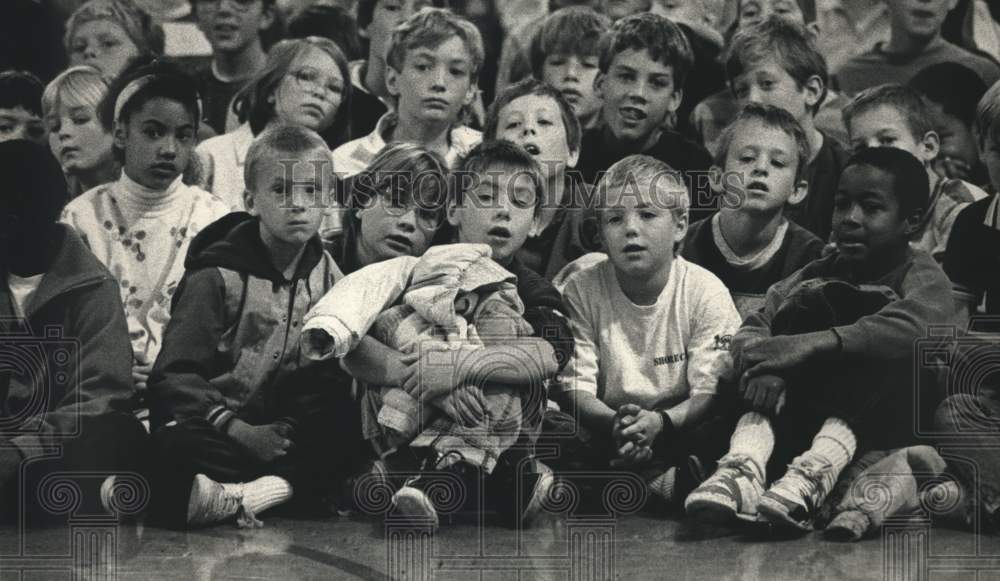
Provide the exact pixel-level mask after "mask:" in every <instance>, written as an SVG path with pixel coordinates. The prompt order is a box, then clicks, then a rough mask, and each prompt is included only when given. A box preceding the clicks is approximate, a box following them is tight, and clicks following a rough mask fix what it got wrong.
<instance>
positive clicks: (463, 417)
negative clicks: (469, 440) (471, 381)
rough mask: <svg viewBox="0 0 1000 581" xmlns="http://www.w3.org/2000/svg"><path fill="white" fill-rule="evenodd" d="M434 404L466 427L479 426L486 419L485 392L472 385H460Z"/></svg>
mask: <svg viewBox="0 0 1000 581" xmlns="http://www.w3.org/2000/svg"><path fill="white" fill-rule="evenodd" d="M434 405H435V406H437V407H438V408H440V409H441V410H442V411H443V412H444V413H446V414H448V417H449V418H451V419H452V420H454V421H455V422H457V423H459V424H461V425H463V426H465V427H471V426H478V425H480V424H482V423H483V421H484V420H486V401H485V400H484V399H483V392H482V390H481V389H479V388H478V387H475V386H472V385H462V386H459V387H458V388H457V389H455V391H453V392H451V393H450V394H448V395H446V396H444V397H442V398H439V399H437V400H435V401H434Z"/></svg>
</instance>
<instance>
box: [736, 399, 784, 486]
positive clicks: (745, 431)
mask: <svg viewBox="0 0 1000 581" xmlns="http://www.w3.org/2000/svg"><path fill="white" fill-rule="evenodd" d="M773 451H774V428H772V427H771V420H769V419H767V417H766V416H764V415H763V414H760V413H758V412H747V413H745V414H743V416H742V417H741V418H740V421H739V422H738V423H737V424H736V429H735V430H734V431H733V437H732V438H730V440H729V454H731V455H745V456H749V457H750V458H751V459H752V460H753V461H754V462H755V463H756V464H757V467H758V468H760V474H761V476H762V477H764V476H765V471H766V469H767V461H768V460H770V459H771V452H773ZM764 479H765V480H766V478H764Z"/></svg>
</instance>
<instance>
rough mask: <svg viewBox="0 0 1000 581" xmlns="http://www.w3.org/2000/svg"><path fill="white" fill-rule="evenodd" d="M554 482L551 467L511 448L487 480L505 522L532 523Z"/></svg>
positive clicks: (515, 525) (489, 493)
mask: <svg viewBox="0 0 1000 581" xmlns="http://www.w3.org/2000/svg"><path fill="white" fill-rule="evenodd" d="M525 458H527V460H525ZM554 485H555V475H554V474H553V473H552V469H551V468H549V467H548V466H546V465H545V464H544V463H543V462H541V461H539V460H536V459H535V458H534V457H531V456H529V455H528V454H527V453H526V452H519V451H516V450H508V451H507V452H504V454H502V455H501V456H500V459H499V460H498V461H497V465H496V467H495V468H494V469H493V473H492V474H490V476H489V477H488V479H487V481H486V500H487V502H488V503H489V508H490V509H492V510H493V511H494V512H495V513H496V514H497V516H498V517H499V519H500V520H501V521H502V523H503V524H504V525H506V526H508V527H510V528H519V527H526V526H531V524H532V523H533V522H534V521H535V520H536V519H537V518H538V516H539V515H541V514H542V511H543V509H544V508H545V506H546V502H547V501H548V500H549V495H550V493H551V491H552V487H553V486H554Z"/></svg>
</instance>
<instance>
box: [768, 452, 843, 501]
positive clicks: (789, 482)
mask: <svg viewBox="0 0 1000 581" xmlns="http://www.w3.org/2000/svg"><path fill="white" fill-rule="evenodd" d="M832 469H833V465H831V464H830V463H829V462H823V461H813V460H808V459H800V458H796V459H795V460H794V461H793V462H792V463H791V464H789V465H788V471H787V472H786V473H785V477H784V478H782V479H781V480H780V483H781V487H782V488H784V489H785V490H787V491H789V492H790V493H791V494H794V495H795V497H796V498H802V499H804V500H805V501H806V502H807V503H809V506H807V508H808V509H810V510H812V509H814V508H816V507H815V506H812V505H813V504H814V503H815V498H816V493H817V492H818V491H819V489H820V486H823V480H824V479H825V477H826V476H827V474H829V473H830V471H831V470H832Z"/></svg>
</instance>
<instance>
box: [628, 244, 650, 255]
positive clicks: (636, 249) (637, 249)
mask: <svg viewBox="0 0 1000 581" xmlns="http://www.w3.org/2000/svg"><path fill="white" fill-rule="evenodd" d="M645 251H646V247H645V246H639V245H638V244H626V245H625V248H622V253H623V254H624V255H625V256H627V257H628V258H637V257H638V256H639V254H640V253H642V252H645Z"/></svg>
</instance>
